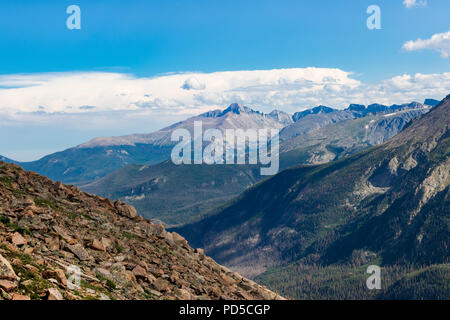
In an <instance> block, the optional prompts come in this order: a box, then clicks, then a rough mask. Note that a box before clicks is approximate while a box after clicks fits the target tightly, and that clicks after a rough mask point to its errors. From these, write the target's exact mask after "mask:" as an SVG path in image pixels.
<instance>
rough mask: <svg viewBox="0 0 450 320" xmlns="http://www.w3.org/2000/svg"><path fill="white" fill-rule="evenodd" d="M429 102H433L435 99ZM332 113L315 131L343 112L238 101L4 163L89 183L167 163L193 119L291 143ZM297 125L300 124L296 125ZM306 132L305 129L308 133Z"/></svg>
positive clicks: (223, 128) (208, 125)
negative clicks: (152, 127)
mask: <svg viewBox="0 0 450 320" xmlns="http://www.w3.org/2000/svg"><path fill="white" fill-rule="evenodd" d="M428 100H430V101H431V100H432V99H428ZM428 100H427V101H428ZM349 108H350V107H349ZM389 108H391V109H392V108H393V106H391V107H382V108H381V109H385V110H388V109H389ZM381 109H380V110H381ZM369 110H372V107H371V106H368V107H367V111H364V110H363V111H355V112H357V113H358V112H359V113H361V114H363V113H367V112H371V111H369ZM327 112H330V113H332V116H331V117H332V119H331V120H324V121H318V120H314V122H320V124H315V125H306V124H303V126H304V125H306V126H310V127H311V128H315V129H317V128H319V127H321V126H323V125H326V124H329V123H331V122H337V121H339V120H338V119H334V118H333V117H335V116H337V114H340V113H342V111H338V110H334V109H332V108H328V107H323V106H322V107H317V108H313V109H311V110H306V111H302V112H298V113H295V114H294V115H289V114H287V113H285V112H282V111H279V110H274V111H272V112H271V113H268V114H264V113H262V112H259V111H255V110H252V109H250V108H248V107H245V106H241V105H239V104H236V103H234V104H231V105H230V106H229V107H228V108H226V109H224V110H214V111H209V112H206V113H203V114H201V115H198V116H195V117H191V118H189V119H187V120H185V121H182V122H178V123H176V124H173V125H171V126H169V127H166V128H163V129H161V130H158V131H156V132H153V133H149V134H132V135H127V136H121V137H101V138H95V139H92V140H91V141H88V142H86V143H83V144H81V145H79V146H76V147H73V148H69V149H67V150H64V151H61V152H56V153H53V154H50V155H47V156H45V157H43V158H41V159H39V160H37V161H32V162H16V161H13V160H11V159H7V158H5V161H7V162H15V163H19V164H20V165H21V166H22V167H23V168H25V169H26V170H31V171H35V172H38V173H40V174H42V175H45V176H48V177H49V178H51V179H53V180H58V181H62V182H64V183H69V184H75V185H85V184H88V183H90V182H93V181H95V180H98V179H100V178H102V177H104V176H105V175H107V174H109V173H111V172H113V171H114V170H116V169H119V168H122V167H125V166H127V165H130V164H146V165H151V164H157V163H160V162H162V161H165V160H168V159H169V158H170V152H171V150H172V148H173V145H174V144H175V142H172V141H170V136H171V133H172V131H173V130H175V129H178V128H185V129H187V130H190V131H192V128H193V123H194V121H202V122H203V126H204V128H205V129H208V128H216V129H219V130H225V129H228V128H240V129H247V128H254V129H261V128H278V129H280V130H281V129H283V128H284V129H285V130H284V131H285V133H283V134H282V136H283V137H284V139H286V137H285V136H287V135H288V133H289V132H293V133H292V134H291V135H293V136H295V135H297V134H299V132H297V131H296V129H295V130H292V129H288V127H290V126H292V125H295V124H296V123H297V122H298V120H299V119H302V118H305V117H307V115H308V114H311V115H316V116H318V115H320V114H323V113H327ZM346 113H347V112H346ZM350 113H351V112H350ZM352 117H354V116H352ZM307 118H308V117H307ZM344 118H345V117H344ZM309 120H311V121H313V120H312V117H309ZM309 120H308V121H309ZM308 121H302V122H303V123H306V122H308ZM297 126H299V125H298V124H297ZM300 127H301V125H300ZM301 130H303V131H305V129H301ZM0 157H1V156H0Z"/></svg>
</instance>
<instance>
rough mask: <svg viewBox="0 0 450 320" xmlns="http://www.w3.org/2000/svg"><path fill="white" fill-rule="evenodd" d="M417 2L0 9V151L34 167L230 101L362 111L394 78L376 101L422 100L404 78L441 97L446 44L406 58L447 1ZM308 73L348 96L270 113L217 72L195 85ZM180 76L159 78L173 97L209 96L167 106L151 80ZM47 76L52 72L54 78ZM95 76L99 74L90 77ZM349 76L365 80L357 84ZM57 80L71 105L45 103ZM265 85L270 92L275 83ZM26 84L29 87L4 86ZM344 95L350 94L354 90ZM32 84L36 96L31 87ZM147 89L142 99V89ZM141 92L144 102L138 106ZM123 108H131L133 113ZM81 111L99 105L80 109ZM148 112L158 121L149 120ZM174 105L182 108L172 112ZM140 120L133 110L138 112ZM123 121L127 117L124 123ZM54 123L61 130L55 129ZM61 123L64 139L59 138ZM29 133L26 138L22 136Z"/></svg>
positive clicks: (444, 20) (445, 28)
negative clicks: (372, 8)
mask: <svg viewBox="0 0 450 320" xmlns="http://www.w3.org/2000/svg"><path fill="white" fill-rule="evenodd" d="M409 1H410V2H411V1H412V0H409ZM423 1H424V0H420V1H419V0H417V3H416V4H417V5H415V6H412V7H410V8H407V6H406V5H405V3H403V0H385V1H382V0H370V1H365V0H340V1H336V0H322V1H312V0H309V1H300V0H292V1H283V0H277V1H274V0H271V1H269V0H258V1H242V0H241V1H234V0H227V1H214V0H207V1H204V0H193V1H167V0H166V1H136V0H131V1H114V0H109V1H95V0H89V1H62V0H54V1H48V0H41V1H20V0H15V1H0V30H1V32H0V75H2V76H3V78H2V79H0V98H3V100H1V101H0V113H1V112H2V111H4V112H7V114H8V116H7V117H4V119H8V120H4V121H3V123H1V122H0V134H1V135H2V136H5V135H9V137H8V139H7V140H8V142H5V141H6V140H3V139H2V140H3V141H2V142H0V154H1V155H4V156H9V157H13V158H17V159H20V160H32V159H36V158H38V157H39V156H42V155H44V154H46V153H49V152H52V151H56V150H60V149H64V148H67V147H70V146H73V145H75V144H79V143H82V142H84V141H85V140H86V139H88V138H93V137H95V136H98V135H120V134H126V133H133V132H148V131H152V130H155V129H158V128H159V127H161V126H162V125H166V124H169V123H171V121H174V120H179V119H183V118H185V117H186V116H187V115H190V114H195V113H196V112H199V111H203V110H207V109H210V108H212V107H215V106H217V107H225V106H226V105H227V104H228V103H231V102H234V101H231V99H237V100H242V101H238V102H242V103H253V104H255V105H256V107H260V108H261V109H262V110H263V111H270V110H269V109H271V108H272V104H276V106H278V107H280V108H281V109H284V110H285V111H287V112H294V111H297V110H299V109H301V108H305V107H310V106H313V105H314V104H315V103H317V104H319V103H322V102H323V103H328V104H335V105H332V106H336V107H343V106H344V105H345V104H346V103H349V102H364V103H365V102H368V101H370V100H371V99H374V97H377V96H378V95H377V92H378V91H376V90H375V89H373V88H372V87H370V88H368V87H367V86H370V85H373V86H375V87H376V89H377V90H381V91H380V92H384V93H386V88H385V87H386V86H387V84H386V83H384V82H383V81H386V80H387V79H395V81H393V82H394V83H395V86H396V90H395V91H392V93H390V94H391V95H390V97H382V98H380V99H381V100H380V102H386V103H387V102H396V103H397V102H398V103H400V102H405V101H403V100H408V99H410V98H411V99H412V98H415V97H416V96H417V99H419V98H423V96H422V95H418V94H417V92H419V89H421V88H423V86H422V87H420V86H419V87H418V88H417V90H416V91H408V92H406V91H402V90H403V89H402V88H403V87H406V86H408V83H409V82H402V83H399V82H401V81H404V80H405V79H404V78H396V77H401V76H403V75H411V76H414V75H416V74H425V75H431V74H433V75H438V76H435V77H433V81H434V83H435V85H436V86H441V87H440V90H439V88H435V89H434V91H433V90H430V91H428V92H429V94H435V95H436V96H433V97H432V98H442V95H443V92H444V91H445V90H447V91H448V89H450V88H449V87H445V86H446V85H447V82H445V81H447V80H448V79H447V76H442V74H444V73H448V72H449V67H450V63H449V58H448V56H447V57H446V56H445V53H446V52H448V50H449V49H448V48H449V45H448V41H447V40H446V39H444V40H442V41H437V44H436V41H430V43H426V44H421V43H414V44H413V46H412V48H413V49H411V50H405V49H404V47H403V46H404V44H405V43H407V42H408V41H416V40H417V39H419V38H421V39H430V38H431V37H432V36H433V35H436V34H443V33H446V32H449V31H450V22H449V21H450V20H449V19H448V15H449V13H450V1H448V0H427V1H426V4H425V3H424V2H423ZM412 2H414V1H412ZM71 4H76V5H78V6H79V7H80V8H81V30H68V29H67V28H66V19H67V17H68V14H66V8H67V7H68V6H69V5H71ZM371 4H376V5H378V6H379V7H380V8H381V24H382V29H381V30H369V29H368V28H367V27H366V19H367V17H368V14H367V13H366V9H367V7H368V6H369V5H371ZM402 47H403V49H402ZM446 50H447V51H446ZM307 67H313V68H317V69H322V68H327V69H328V71H327V74H326V75H324V76H322V78H321V79H322V80H323V79H328V78H329V77H334V76H336V78H338V79H339V80H338V81H337V82H338V83H341V84H342V86H344V87H345V90H344V91H345V94H341V95H339V93H336V94H335V96H334V99H333V100H324V101H322V100H321V98H320V96H317V97H316V98H315V99H312V98H305V97H304V96H302V97H301V98H300V97H298V96H296V97H297V98H294V97H293V96H292V95H290V96H289V99H286V101H284V100H282V99H281V98H280V97H281V96H283V94H281V93H280V92H281V91H277V92H278V93H280V94H279V95H278V96H279V99H278V100H275V102H273V103H272V102H270V103H268V104H267V105H265V104H264V101H267V99H262V98H261V99H259V98H257V97H256V95H254V94H252V95H250V94H249V95H247V96H246V95H245V94H242V92H243V91H242V90H241V91H239V93H236V92H235V93H234V94H233V95H227V96H223V95H220V96H219V95H218V94H217V92H219V91H220V87H218V86H217V84H218V83H222V82H223V80H222V79H223V74H220V75H219V76H217V77H215V76H214V77H210V78H208V79H207V80H201V78H202V74H211V73H217V72H221V71H236V72H239V71H243V70H254V71H255V70H279V69H295V68H298V69H302V68H307ZM330 69H337V70H340V71H344V72H348V74H347V75H342V74H340V73H339V72H335V71H330ZM83 72H86V73H88V74H89V76H88V78H89V79H88V80H87V81H91V82H92V83H93V85H92V87H93V88H94V89H93V90H92V92H90V90H89V89H87V90H86V88H85V87H83V86H82V80H79V79H76V80H74V78H73V77H72V76H73V74H74V73H81V74H83ZM186 72H190V73H194V74H199V75H195V76H191V77H190V78H186V79H181V78H177V79H172V78H171V79H166V78H164V80H165V81H166V80H167V81H168V83H169V82H170V83H172V82H173V83H177V84H176V88H177V89H178V88H179V85H178V82H176V81H182V83H185V82H186V81H187V82H189V83H192V82H193V83H194V87H195V84H196V83H198V82H199V81H200V84H198V86H197V87H198V88H193V90H200V91H201V90H203V89H205V84H204V83H203V82H202V81H209V82H207V84H206V90H208V89H209V87H214V86H215V91H214V95H212V94H211V92H208V94H205V95H204V96H202V97H200V98H199V95H196V96H195V97H194V98H192V97H191V98H192V99H193V100H192V99H191V98H189V99H191V100H189V99H187V98H185V96H184V95H183V94H184V93H183V92H182V93H180V95H179V96H177V100H176V101H175V100H174V101H169V100H170V99H169V98H168V97H166V96H164V95H162V94H160V92H159V91H158V90H166V91H167V90H168V91H169V92H170V90H169V89H168V88H169V84H167V86H164V87H163V88H160V87H159V86H156V85H155V84H154V83H150V82H149V81H147V80H148V79H152V78H154V77H161V76H164V75H166V74H168V73H169V74H173V73H175V74H180V73H181V74H182V73H186ZM299 72H301V71H299ZM54 73H57V74H58V75H59V76H58V78H57V79H54ZM92 73H96V76H95V77H91V74H92ZM97 73H98V75H99V76H97ZM273 73H274V74H276V79H277V80H276V85H277V86H279V85H280V83H284V82H283V81H286V79H292V75H291V73H286V74H285V73H283V74H282V75H280V72H278V71H274V72H273ZM259 74H260V73H258V75H259ZM100 75H101V76H100ZM103 75H106V76H107V77H108V78H107V80H106V81H104V80H102V79H104V78H103ZM111 77H113V78H114V79H110V78H111ZM123 77H124V78H127V79H128V80H130V81H125V80H124V79H123ZM243 77H246V74H239V79H241V78H243ZM252 77H253V75H252ZM264 77H265V78H266V76H264ZM283 77H286V79H285V78H283ZM304 77H305V78H304V79H303V78H302V79H303V80H305V79H306V80H307V81H309V82H311V81H315V80H312V79H316V76H310V75H309V74H308V75H307V76H304ZM130 78H131V79H130ZM265 78H264V79H265ZM30 79H31V80H30ZM49 79H50V80H49ZM68 79H69V80H70V81H69V80H68ZM199 79H200V80H199ZM233 79H234V78H233ZM254 79H256V80H255V82H256V83H257V85H261V84H262V82H264V81H260V80H258V79H260V78H257V77H256V78H254ZM280 79H282V80H283V81H281V80H280ZM424 79H425V80H424ZM430 79H431V78H430ZM442 79H444V80H445V81H444V80H442ZM300 80H301V79H300ZM300 80H299V79H296V80H295V84H296V85H299V84H300V83H303V82H301V81H300ZM306 80H305V81H306ZM322 80H321V81H322ZM353 80H355V81H358V82H360V83H359V84H355V83H353V82H352V81H353ZM30 81H31V82H30ZM58 81H60V82H59V83H67V84H68V85H70V86H71V88H72V91H73V92H72V93H73V97H72V94H71V95H68V97H67V99H61V100H58V99H59V98H57V97H53V96H51V95H50V93H52V92H54V93H55V94H56V93H57V92H56V91H57V90H55V89H51V90H50V89H47V90H49V91H45V85H46V84H48V83H50V82H51V83H52V84H55V86H54V87H52V88H60V87H58V86H57V85H56V84H57V83H58ZM63 81H66V82H63ZM71 81H72V82H71ZM118 81H119V82H118ZM229 81H234V80H229ZM333 81H335V82H336V80H333ZM408 81H410V82H414V84H417V83H419V82H420V81H423V82H425V81H427V82H429V81H431V80H429V78H424V77H422V78H421V77H419V78H417V77H416V78H412V80H411V79H409V80H408ZM443 81H444V82H443ZM128 82H130V83H128ZM131 82H132V83H133V84H131ZM30 83H31V84H30ZM117 83H119V84H117ZM389 83H391V82H389ZM96 84H98V85H102V86H103V87H102V88H101V89H102V90H103V89H104V90H110V91H114V90H118V89H117V87H118V86H120V88H121V89H120V90H118V91H117V92H116V93H115V94H116V96H121V95H123V96H125V95H127V94H128V96H132V98H130V100H123V101H121V103H118V104H117V106H113V104H114V103H113V102H111V101H114V100H113V99H112V98H111V99H110V100H108V99H106V98H102V97H105V94H104V93H103V91H102V93H101V94H100V93H96V92H97V91H96V89H95V88H96ZM134 84H138V85H139V86H140V87H139V88H142V90H141V89H140V91H139V92H138V93H136V92H131V91H132V90H131V89H129V90H128V89H127V90H128V91H127V90H122V88H131V87H133V88H134V87H136V86H137V85H136V86H135V85H134ZM381 84H382V85H381ZM264 85H265V88H268V86H269V85H270V84H267V83H264ZM361 85H363V86H362V87H363V88H364V90H365V91H366V92H369V91H370V92H372V94H370V95H364V94H361V93H355V92H354V87H353V86H358V87H360V88H361ZM29 86H34V87H35V89H33V91H30V90H28V91H25V90H22V91H20V90H16V91H14V90H11V89H14V88H19V89H22V88H24V89H27V87H29ZM108 86H109V87H108ZM379 86H382V88H381V89H380V87H379ZM442 86H444V87H442ZM241 87H245V88H246V90H245V91H246V92H248V91H249V90H250V89H248V88H251V87H253V83H250V82H249V83H244V82H243V84H242V85H241ZM349 87H351V89H352V90H353V91H352V93H351V94H349V93H348V92H349V90H350V89H349ZM39 88H42V90H41V91H38V89H39ZM147 88H148V91H149V93H145V90H146V89H147ZM227 88H228V89H229V86H228V87H227ZM328 88H329V87H328ZM2 90H3V92H2ZM52 90H53V91H52ZM83 90H84V91H83ZM99 90H100V89H99ZM121 90H122V91H124V92H122V91H121ZM274 90H275V89H274ZM277 90H279V88H278V89H277ZM333 90H334V89H333ZM339 90H341V89H339ZM361 91H362V89H361ZM49 92H50V93H49ZM192 92H193V91H192V90H191V91H190V93H192ZM333 92H334V91H333ZM340 92H341V91H340ZM75 93H76V94H75ZM94 93H95V94H96V96H95V99H94V97H92V95H94ZM2 94H4V95H2ZM27 95H29V96H30V97H28V96H27ZM66 95H67V94H66ZM138 95H142V99H141V98H139V97H138ZM24 96H27V99H25V98H23V97H24ZM150 96H152V97H153V100H152V99H151V98H149V99H148V100H145V98H144V97H150ZM285 96H286V95H285ZM17 97H20V99H19V98H17ZM53 98H54V99H53ZM33 99H34V100H33ZM83 99H85V101H84V100H83ZM101 99H103V100H101ZM183 99H185V100H183ZM214 99H216V100H214ZM296 99H297V100H296ZM356 99H359V100H358V101H355V100H356ZM383 99H384V100H383ZM394 100H395V101H394ZM397 100H402V101H397ZM54 101H58V106H55V105H52V102H54ZM167 101H169V102H167ZM199 101H200V102H201V103H200V102H199ZM194 102H195V103H194ZM372 102H375V101H372ZM55 104H56V103H55ZM65 104H66V105H65ZM127 104H129V105H133V106H134V107H132V108H128V106H127ZM102 105H109V106H111V108H110V109H108V108H107V107H105V106H102ZM83 106H93V107H94V108H92V110H88V109H86V108H84V109H83V108H81V109H80V107H83ZM136 106H138V107H136ZM140 106H145V107H144V108H146V109H145V112H143V113H139V112H138V111H141V110H137V109H139V107H140ZM148 106H150V107H151V109H152V110H153V111H152V112H153V113H149V108H148ZM175 106H182V107H180V109H176V108H175ZM274 107H275V105H274ZM71 110H77V112H72V111H71ZM82 110H83V111H82ZM37 112H42V114H37ZM81 112H86V113H89V112H91V119H93V120H92V123H89V124H86V125H80V123H79V122H80V121H81V120H80V117H83V115H81ZM135 112H138V113H137V114H136V115H133V113H135ZM124 114H125V115H126V116H127V117H129V119H128V120H124V116H123V115H124ZM130 114H131V115H130ZM117 115H120V116H117ZM138 115H140V116H138ZM56 116H58V118H57V122H58V125H56V124H55V121H54V120H55V119H56V118H55V117H56ZM145 116H148V118H145ZM46 117H47V118H46ZM51 117H53V118H51ZM94 120H95V121H94ZM6 121H7V122H6ZM83 121H84V120H83ZM61 124H64V125H63V126H64V127H65V128H67V131H66V132H64V133H63V134H60V135H58V137H57V138H56V137H55V133H56V132H60V130H61ZM24 128H27V129H26V130H24ZM26 132H28V135H29V137H32V138H33V139H29V138H27V133H26ZM17 136H19V137H17ZM14 137H16V138H14ZM30 141H33V142H30Z"/></svg>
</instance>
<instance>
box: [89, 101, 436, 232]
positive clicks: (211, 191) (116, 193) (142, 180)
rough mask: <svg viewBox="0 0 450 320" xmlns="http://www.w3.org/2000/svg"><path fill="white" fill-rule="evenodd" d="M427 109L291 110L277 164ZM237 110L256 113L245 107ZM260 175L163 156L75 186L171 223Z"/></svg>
mask: <svg viewBox="0 0 450 320" xmlns="http://www.w3.org/2000/svg"><path fill="white" fill-rule="evenodd" d="M236 107H238V106H237V105H236ZM235 110H236V111H238V109H237V108H236V109H235ZM324 110H326V113H325V114H324V112H325V111H324ZM428 110H429V108H427V107H425V106H423V105H421V104H416V103H414V104H409V105H405V106H403V107H401V108H395V109H390V110H382V111H379V112H364V110H363V111H352V112H350V111H348V110H343V111H339V110H334V109H331V108H326V109H325V107H318V108H314V109H312V110H308V111H306V112H304V113H303V115H302V116H299V115H297V116H296V115H294V118H296V119H297V120H296V122H295V123H294V122H293V120H292V124H291V125H289V126H287V127H285V129H283V130H282V131H281V134H280V136H281V137H285V134H284V132H286V130H290V128H292V127H294V128H293V129H292V131H294V130H296V133H295V135H293V138H291V139H286V138H282V142H281V146H280V150H281V155H280V168H281V169H286V168H288V167H290V166H293V165H297V164H318V163H325V162H328V161H332V160H336V159H339V158H342V157H344V156H348V155H350V154H353V153H355V152H358V151H361V150H364V149H366V148H368V147H370V146H373V145H376V144H379V143H382V142H384V141H386V140H387V139H389V138H391V137H392V136H394V135H396V134H397V133H398V132H400V131H401V130H402V129H403V127H404V126H405V125H407V123H409V121H410V120H411V119H414V118H416V117H417V116H419V115H421V114H423V113H424V112H427V111H428ZM225 111H226V110H225ZM239 112H240V114H243V113H244V112H246V113H247V114H248V113H250V114H257V113H256V112H255V111H253V110H251V109H248V108H246V109H241V110H240V111H239ZM217 114H221V113H219V112H218V113H217ZM272 114H274V113H272ZM343 114H344V115H345V116H341V115H343ZM209 115H211V116H212V115H213V114H212V113H209ZM215 115H216V114H214V116H215ZM281 115H283V114H281V113H279V112H278V113H277V116H279V117H280V116H281ZM338 119H339V121H338ZM264 178H265V177H264V176H261V175H260V173H259V170H258V166H256V165H223V166H220V165H214V166H210V165H195V166H190V165H187V166H185V165H181V166H178V165H174V164H173V163H172V162H171V161H165V162H163V163H160V164H156V165H150V166H149V165H137V164H136V165H130V166H126V167H124V168H122V169H119V170H116V171H114V172H112V173H110V174H109V175H107V176H106V177H104V178H102V179H99V180H97V181H94V182H92V183H90V184H87V185H82V186H81V188H82V189H83V190H85V191H87V192H90V193H94V194H99V195H101V196H104V197H111V198H120V199H122V200H123V201H127V202H129V203H131V204H133V205H134V206H136V208H138V210H139V212H140V213H141V214H142V215H144V216H145V217H147V218H151V219H158V220H161V221H163V222H164V223H166V224H167V225H169V226H173V225H180V224H186V223H189V222H193V221H195V220H198V219H200V218H201V217H203V216H204V215H205V214H207V213H208V211H209V210H211V209H213V208H215V207H217V206H220V205H222V204H224V203H226V202H227V201H229V200H231V199H232V198H233V197H235V196H237V195H238V194H239V193H241V192H242V191H244V190H245V189H246V188H248V187H250V186H251V185H253V184H254V183H256V182H258V181H260V180H262V179H264Z"/></svg>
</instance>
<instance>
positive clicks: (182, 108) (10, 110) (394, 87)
mask: <svg viewBox="0 0 450 320" xmlns="http://www.w3.org/2000/svg"><path fill="white" fill-rule="evenodd" d="M411 46H412V47H414V46H413V45H411ZM449 87H450V73H442V74H420V73H418V74H415V75H409V74H404V75H400V76H396V77H393V78H390V79H386V80H383V81H380V82H378V83H374V84H368V83H363V82H361V81H359V80H358V79H356V76H355V75H354V74H353V73H351V72H347V71H343V70H340V69H330V68H291V69H273V70H254V71H229V72H214V73H179V74H166V75H160V76H157V77H153V78H145V77H141V78H138V77H135V76H132V75H129V74H123V73H110V72H73V73H42V74H30V75H20V74H19V75H2V76H0V114H3V116H7V117H8V118H9V119H20V118H24V117H26V118H28V119H31V118H33V116H39V117H43V116H48V115H60V116H61V115H71V114H85V113H91V114H92V116H95V115H99V114H101V115H102V116H104V115H105V114H108V115H111V116H112V117H114V114H118V115H121V114H123V112H130V113H133V112H135V113H143V114H155V115H158V114H159V115H162V114H167V115H180V116H181V115H191V114H192V115H193V114H198V113H199V112H204V111H207V110H211V109H217V108H223V107H225V106H227V105H228V104H230V103H232V102H238V103H242V104H245V105H248V106H254V107H255V108H257V109H260V110H262V111H266V112H269V111H271V110H272V109H274V108H277V109H281V110H283V111H286V112H294V111H299V110H302V109H306V108H309V107H314V106H317V105H320V104H323V105H329V106H332V107H335V108H345V107H347V106H348V104H350V103H361V104H368V103H374V102H378V103H383V104H393V103H401V102H408V101H411V100H422V99H425V98H430V97H431V98H437V99H440V98H442V97H444V96H445V95H446V93H448V92H447V91H448V88H449Z"/></svg>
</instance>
